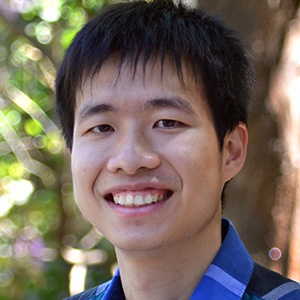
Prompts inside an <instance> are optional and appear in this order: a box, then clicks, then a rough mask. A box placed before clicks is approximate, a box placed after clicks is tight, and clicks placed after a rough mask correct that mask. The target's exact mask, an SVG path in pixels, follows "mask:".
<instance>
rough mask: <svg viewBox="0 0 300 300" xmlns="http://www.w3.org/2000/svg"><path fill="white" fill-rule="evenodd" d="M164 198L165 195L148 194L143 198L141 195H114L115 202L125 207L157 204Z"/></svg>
mask: <svg viewBox="0 0 300 300" xmlns="http://www.w3.org/2000/svg"><path fill="white" fill-rule="evenodd" d="M162 198H163V195H161V196H158V195H157V194H155V195H150V194H147V195H145V196H142V195H140V194H138V195H136V196H133V195H131V194H127V195H125V194H116V195H113V199H114V202H115V203H116V204H119V205H123V206H142V205H146V204H151V203H155V202H157V201H159V200H161V199H162Z"/></svg>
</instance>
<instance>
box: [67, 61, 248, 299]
mask: <svg viewBox="0 0 300 300" xmlns="http://www.w3.org/2000/svg"><path fill="white" fill-rule="evenodd" d="M115 61H116V60H115ZM160 72H161V70H160V65H159V64H156V63H154V64H153V65H148V66H147V68H146V74H145V77H143V74H142V67H138V69H137V73H136V76H135V77H134V79H132V73H131V70H130V69H129V68H128V67H126V66H125V67H124V68H123V70H122V72H121V76H120V77H119V78H118V80H117V81H116V78H117V63H116V62H114V61H113V60H108V61H107V62H106V63H105V64H104V66H103V67H102V69H101V71H100V73H99V74H98V76H97V77H95V78H94V79H93V81H89V82H88V83H87V84H86V85H85V86H84V88H83V90H82V91H81V92H78V95H77V107H76V111H75V123H74V142H73V148H72V152H71V162H72V174H73V182H74V192H75V199H76V201H77V204H78V206H79V208H80V210H81V211H82V213H83V215H84V216H85V217H86V219H87V220H89V221H90V222H91V224H92V225H93V226H94V227H95V228H96V229H97V230H99V231H100V232H101V233H102V234H103V235H104V236H105V237H106V238H107V239H108V240H110V241H111V242H112V244H113V245H114V246H115V249H116V254H117V259H118V264H119V267H120V272H121V278H122V284H123V288H124V291H125V295H126V298H127V299H139V300H140V299H150V298H154V299H188V298H189V296H190V295H191V294H192V292H193V290H194V288H195V287H196V285H197V283H198V282H199V280H200V279H201V277H202V276H203V274H204V272H205V270H206V268H207V267H208V266H209V264H210V263H211V261H212V260H213V258H214V256H215V255H216V253H217V251H218V249H219V248H220V245H221V230H220V229H221V213H222V209H221V201H220V197H221V193H222V189H223V186H224V183H225V182H227V181H228V180H230V179H231V178H232V177H233V176H234V175H236V174H237V173H238V171H239V170H240V169H241V167H242V165H243V163H244V160H245V155H246V146H247V141H248V135H247V129H246V126H245V125H244V124H239V125H238V126H237V127H236V128H235V129H234V130H233V131H232V132H228V133H227V134H226V136H225V138H224V146H223V149H222V150H221V151H220V149H219V143H218V140H217V135H216V132H215V128H214V125H213V120H212V115H211V112H210V109H209V106H208V104H207V102H206V101H205V99H204V97H203V94H202V92H201V90H200V89H199V88H198V87H197V86H196V84H195V83H194V81H193V78H190V77H189V75H188V74H189V72H188V70H187V69H184V81H185V83H186V84H185V86H183V85H182V83H181V82H180V81H179V80H178V78H177V75H176V73H175V71H174V68H173V66H172V65H171V63H169V62H167V63H166V65H165V66H164V73H163V76H162V77H161V73H160ZM116 194H123V195H132V196H133V197H134V196H136V195H137V194H140V195H142V196H146V195H149V194H150V195H153V194H158V195H160V196H161V197H162V198H163V200H162V201H159V202H157V203H153V204H150V205H144V206H141V207H134V206H131V207H125V206H122V205H117V204H114V203H113V201H112V198H113V197H112V195H116ZM141 270H143V272H141ZM149 283H151V284H149Z"/></svg>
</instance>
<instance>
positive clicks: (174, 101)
mask: <svg viewBox="0 0 300 300" xmlns="http://www.w3.org/2000/svg"><path fill="white" fill-rule="evenodd" d="M144 108H145V110H147V109H149V108H174V109H177V110H182V111H185V112H186V113H195V112H194V109H193V108H192V106H191V104H190V103H188V102H187V101H184V100H183V99H182V98H179V97H170V98H167V97H166V98H155V99H150V100H148V101H147V102H146V103H145V106H144Z"/></svg>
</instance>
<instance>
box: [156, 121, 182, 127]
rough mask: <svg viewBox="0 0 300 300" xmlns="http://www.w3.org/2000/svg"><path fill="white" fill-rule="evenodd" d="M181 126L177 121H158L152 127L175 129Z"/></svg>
mask: <svg viewBox="0 0 300 300" xmlns="http://www.w3.org/2000/svg"><path fill="white" fill-rule="evenodd" d="M182 125H183V124H182V123H181V122H179V121H175V120H159V121H157V122H156V123H155V125H154V127H158V128H177V127H180V126H182Z"/></svg>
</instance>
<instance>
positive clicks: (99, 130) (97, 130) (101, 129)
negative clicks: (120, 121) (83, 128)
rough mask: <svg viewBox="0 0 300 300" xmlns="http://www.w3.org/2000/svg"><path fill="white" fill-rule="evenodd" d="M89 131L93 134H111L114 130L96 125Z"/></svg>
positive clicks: (107, 126) (106, 126)
mask: <svg viewBox="0 0 300 300" xmlns="http://www.w3.org/2000/svg"><path fill="white" fill-rule="evenodd" d="M91 131H92V132H94V133H107V132H113V131H114V129H113V127H111V126H110V125H108V124H103V125H98V126H95V127H93V128H92V129H91Z"/></svg>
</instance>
